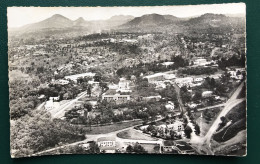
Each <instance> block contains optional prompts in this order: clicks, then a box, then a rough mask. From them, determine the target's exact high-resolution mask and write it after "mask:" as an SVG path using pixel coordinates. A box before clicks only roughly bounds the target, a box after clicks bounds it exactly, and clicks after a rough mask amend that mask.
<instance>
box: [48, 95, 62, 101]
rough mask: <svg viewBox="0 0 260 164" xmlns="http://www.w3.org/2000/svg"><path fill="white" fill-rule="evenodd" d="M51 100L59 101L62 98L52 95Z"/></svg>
mask: <svg viewBox="0 0 260 164" xmlns="http://www.w3.org/2000/svg"><path fill="white" fill-rule="evenodd" d="M49 100H52V101H59V100H60V96H57V97H50V98H49Z"/></svg>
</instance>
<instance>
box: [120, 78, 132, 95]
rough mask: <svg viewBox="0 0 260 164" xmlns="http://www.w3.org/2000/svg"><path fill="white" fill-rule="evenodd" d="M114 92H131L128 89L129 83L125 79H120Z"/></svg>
mask: <svg viewBox="0 0 260 164" xmlns="http://www.w3.org/2000/svg"><path fill="white" fill-rule="evenodd" d="M116 92H132V90H131V89H130V87H129V81H128V80H126V79H125V78H120V81H119V83H118V88H117V90H116Z"/></svg>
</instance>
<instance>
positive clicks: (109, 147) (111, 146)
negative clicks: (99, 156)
mask: <svg viewBox="0 0 260 164" xmlns="http://www.w3.org/2000/svg"><path fill="white" fill-rule="evenodd" d="M97 144H98V146H99V149H100V151H101V152H102V151H105V152H106V153H115V150H116V139H115V137H101V138H98V139H97Z"/></svg>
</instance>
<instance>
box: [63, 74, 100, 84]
mask: <svg viewBox="0 0 260 164" xmlns="http://www.w3.org/2000/svg"><path fill="white" fill-rule="evenodd" d="M95 75H96V74H95V73H92V72H87V73H82V74H76V75H70V76H65V77H64V78H65V79H66V80H72V81H74V82H77V79H78V78H85V77H90V78H93V77H94V76H95Z"/></svg>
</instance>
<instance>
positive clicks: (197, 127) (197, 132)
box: [194, 124, 200, 135]
mask: <svg viewBox="0 0 260 164" xmlns="http://www.w3.org/2000/svg"><path fill="white" fill-rule="evenodd" d="M194 128H195V134H196V135H200V126H199V125H198V124H195V127H194Z"/></svg>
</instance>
